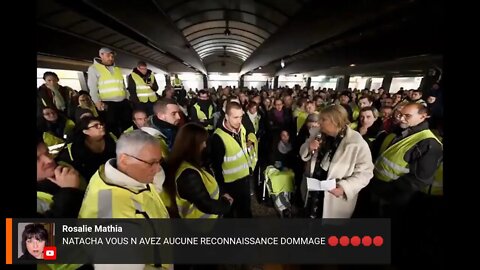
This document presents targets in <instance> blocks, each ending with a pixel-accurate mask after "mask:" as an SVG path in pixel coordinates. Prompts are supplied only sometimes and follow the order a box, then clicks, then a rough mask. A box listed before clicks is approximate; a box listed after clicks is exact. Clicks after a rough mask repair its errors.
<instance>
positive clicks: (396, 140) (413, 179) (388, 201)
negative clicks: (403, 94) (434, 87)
mask: <svg viewBox="0 0 480 270" xmlns="http://www.w3.org/2000/svg"><path fill="white" fill-rule="evenodd" d="M398 118H399V121H400V123H399V128H398V129H397V130H395V131H394V132H393V133H390V134H388V135H387V136H386V137H385V139H383V140H381V141H379V142H378V143H376V144H375V145H374V146H372V150H373V151H372V152H373V155H374V157H376V161H375V170H374V178H373V179H372V181H370V189H371V192H372V193H373V196H374V198H375V200H376V201H377V202H378V203H379V204H380V205H379V206H380V207H379V209H380V211H381V212H380V216H383V217H389V216H398V215H402V214H403V213H404V211H405V210H406V207H407V206H408V204H409V203H410V202H411V200H412V198H413V197H414V195H416V194H417V193H418V192H422V191H424V190H426V189H427V188H428V186H430V185H432V184H433V181H434V175H435V172H436V171H437V169H438V167H439V165H440V162H441V159H442V156H443V150H442V144H441V143H440V142H439V140H438V139H437V137H436V136H435V135H434V134H433V133H432V131H431V130H430V129H429V128H428V122H427V121H426V119H427V108H426V107H425V106H423V105H422V104H420V103H409V104H407V105H405V106H404V107H403V108H402V109H401V110H400V113H399V114H398ZM377 141H378V140H377ZM379 144H380V145H379ZM383 210H385V211H387V212H383Z"/></svg>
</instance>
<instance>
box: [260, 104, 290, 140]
mask: <svg viewBox="0 0 480 270" xmlns="http://www.w3.org/2000/svg"><path fill="white" fill-rule="evenodd" d="M282 114H283V122H279V121H278V119H277V118H276V117H275V109H272V110H270V111H269V112H268V127H267V128H268V132H270V135H271V136H272V138H275V137H277V135H278V134H280V132H281V131H282V130H287V131H288V133H289V134H290V135H292V136H293V134H296V124H295V122H294V121H293V115H292V111H291V110H290V109H287V108H283V109H282Z"/></svg>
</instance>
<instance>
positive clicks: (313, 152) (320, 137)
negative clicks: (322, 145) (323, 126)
mask: <svg viewBox="0 0 480 270" xmlns="http://www.w3.org/2000/svg"><path fill="white" fill-rule="evenodd" d="M315 140H316V141H317V142H321V141H322V133H318V134H317V135H316V136H315ZM315 152H316V151H315V150H312V152H311V155H312V156H313V155H314V154H315Z"/></svg>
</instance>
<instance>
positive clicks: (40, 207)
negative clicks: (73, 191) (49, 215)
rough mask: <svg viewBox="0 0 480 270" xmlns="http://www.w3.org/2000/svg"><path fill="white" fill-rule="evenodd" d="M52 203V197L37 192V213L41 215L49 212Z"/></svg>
mask: <svg viewBox="0 0 480 270" xmlns="http://www.w3.org/2000/svg"><path fill="white" fill-rule="evenodd" d="M52 203H53V195H52V194H49V193H46V192H43V191H37V213H40V214H43V213H45V212H47V211H48V210H50V207H51V205H52Z"/></svg>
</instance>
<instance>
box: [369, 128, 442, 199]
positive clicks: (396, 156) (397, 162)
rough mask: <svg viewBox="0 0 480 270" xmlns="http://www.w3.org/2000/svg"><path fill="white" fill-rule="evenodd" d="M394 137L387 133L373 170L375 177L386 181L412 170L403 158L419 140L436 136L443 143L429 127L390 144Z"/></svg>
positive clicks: (395, 178)
mask: <svg viewBox="0 0 480 270" xmlns="http://www.w3.org/2000/svg"><path fill="white" fill-rule="evenodd" d="M394 138H395V134H394V133H391V134H389V135H387V137H386V138H385V140H384V141H383V143H382V146H381V147H380V153H381V154H380V156H379V157H378V158H377V160H376V161H375V169H374V171H373V172H374V175H375V178H377V179H379V180H382V181H385V182H391V181H394V180H397V179H398V178H400V177H401V176H402V175H404V174H407V173H409V172H410V169H409V167H408V163H407V162H406V161H405V160H404V159H403V158H404V156H405V154H406V153H407V152H408V151H409V150H410V149H411V148H412V147H414V146H415V145H416V144H417V143H418V142H420V141H422V140H425V139H429V138H434V139H435V140H437V141H438V142H439V143H440V144H441V142H440V141H439V140H438V139H437V137H435V135H434V134H433V133H432V131H430V130H429V129H427V130H422V131H420V132H417V133H415V134H413V135H410V136H408V137H406V138H404V139H402V140H400V141H398V142H396V143H395V144H393V145H391V146H389V144H390V143H391V142H392V141H393V139H394ZM437 170H438V169H437ZM442 170H443V166H442ZM424 192H425V191H424Z"/></svg>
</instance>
